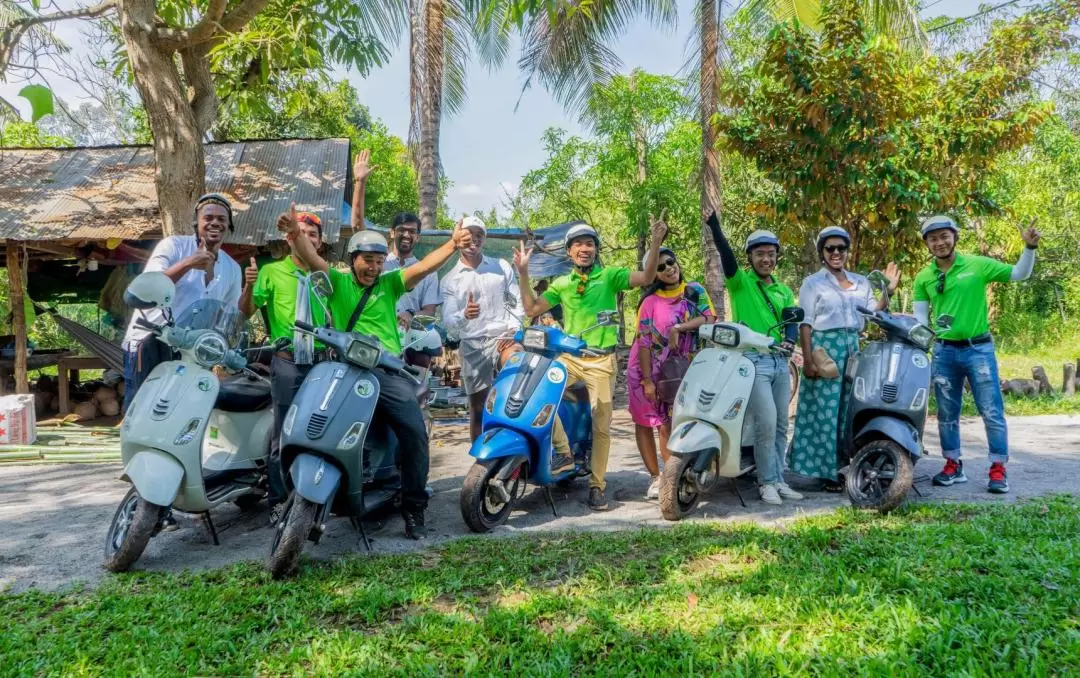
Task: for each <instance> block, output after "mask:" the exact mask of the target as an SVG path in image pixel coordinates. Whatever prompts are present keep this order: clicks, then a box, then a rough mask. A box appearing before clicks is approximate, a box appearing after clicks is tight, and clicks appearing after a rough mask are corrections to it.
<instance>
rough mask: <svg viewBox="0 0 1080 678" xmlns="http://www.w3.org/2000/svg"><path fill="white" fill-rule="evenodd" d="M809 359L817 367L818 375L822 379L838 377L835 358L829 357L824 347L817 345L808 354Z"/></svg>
mask: <svg viewBox="0 0 1080 678" xmlns="http://www.w3.org/2000/svg"><path fill="white" fill-rule="evenodd" d="M810 359H811V360H813V361H814V367H816V368H817V371H818V375H819V376H820V377H822V378H823V379H838V378H839V377H840V367H839V366H837V364H836V361H835V360H833V359H832V358H830V357H829V354H828V353H826V352H825V349H823V348H821V347H820V346H818V347H817V348H815V349H814V352H813V353H811V354H810Z"/></svg>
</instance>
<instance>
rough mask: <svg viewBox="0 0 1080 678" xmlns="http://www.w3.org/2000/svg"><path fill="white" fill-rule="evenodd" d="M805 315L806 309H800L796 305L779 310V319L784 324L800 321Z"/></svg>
mask: <svg viewBox="0 0 1080 678" xmlns="http://www.w3.org/2000/svg"><path fill="white" fill-rule="evenodd" d="M805 317H806V311H804V310H802V309H801V308H799V307H798V306H788V307H787V308H785V309H783V310H781V311H780V319H781V320H783V321H784V324H785V325H794V324H795V323H801V322H802V321H803V319H804V318H805Z"/></svg>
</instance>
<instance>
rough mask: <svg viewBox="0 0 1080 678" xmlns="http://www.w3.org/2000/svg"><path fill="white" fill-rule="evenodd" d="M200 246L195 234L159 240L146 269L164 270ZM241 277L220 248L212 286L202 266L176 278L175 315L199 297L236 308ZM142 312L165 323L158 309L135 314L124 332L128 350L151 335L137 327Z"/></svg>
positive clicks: (173, 304)
mask: <svg viewBox="0 0 1080 678" xmlns="http://www.w3.org/2000/svg"><path fill="white" fill-rule="evenodd" d="M198 249H199V245H198V243H196V242H195V236H193V235H173V236H169V237H168V238H165V239H164V240H162V241H161V242H159V243H158V244H157V247H155V248H154V251H153V252H151V253H150V258H149V259H147V261H146V268H144V269H143V272H144V273H146V272H147V271H161V272H165V270H166V269H169V268H172V267H173V266H175V265H176V264H178V263H180V262H181V261H183V260H184V259H187V258H188V257H190V256H191V255H193V254H195V251H196V250H198ZM242 280H243V275H242V274H241V272H240V264H238V263H236V261H235V260H233V258H232V257H230V256H229V255H228V254H225V253H224V252H221V251H219V252H218V258H217V261H216V262H215V263H214V278H213V280H211V281H210V284H209V285H207V284H206V271H205V270H202V269H198V270H191V271H188V272H187V273H185V274H184V275H183V276H181V278H180V279H179V280H177V281H176V292H175V293H174V294H173V301H172V314H173V317H176V316H178V315H180V313H182V312H183V311H184V309H186V308H187V307H188V306H191V305H192V304H194V303H195V302H196V301H198V300H200V299H215V300H218V301H221V302H223V303H224V304H225V305H226V306H233V307H236V306H237V304H238V303H239V301H240V288H241V287H242V284H243V283H242ZM140 314H141V315H142V317H144V318H146V319H147V320H149V321H150V322H152V323H154V324H158V325H160V324H161V323H163V322H165V314H164V313H162V312H161V310H159V309H156V308H155V309H150V310H149V311H136V312H135V313H133V314H132V316H131V322H129V323H128V328H127V332H125V333H124V342H123V346H124V349H126V350H133V348H134V346H133V344H137V343H138V342H140V341H142V340H143V339H145V338H146V337H147V335H149V334H150V333H149V332H148V331H146V330H144V329H142V328H141V327H136V326H135V319H136V318H138V317H140Z"/></svg>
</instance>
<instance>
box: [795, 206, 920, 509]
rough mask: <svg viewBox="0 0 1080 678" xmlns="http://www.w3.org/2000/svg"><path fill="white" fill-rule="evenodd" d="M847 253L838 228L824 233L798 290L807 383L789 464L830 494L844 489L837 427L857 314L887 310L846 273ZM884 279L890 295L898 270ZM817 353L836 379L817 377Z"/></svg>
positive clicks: (892, 267)
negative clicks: (813, 267)
mask: <svg viewBox="0 0 1080 678" xmlns="http://www.w3.org/2000/svg"><path fill="white" fill-rule="evenodd" d="M850 250H851V236H849V235H848V232H847V231H845V230H844V229H842V228H840V227H839V226H830V227H828V228H826V229H824V230H822V231H821V233H819V234H818V237H817V251H818V256H819V258H820V259H821V264H822V266H821V270H819V271H818V272H817V273H814V274H813V275H811V276H809V277H808V278H807V279H806V280H805V281H803V284H802V288H801V289H800V290H799V305H800V306H802V308H803V310H804V311H805V313H806V318H805V320H804V321H803V324H802V327H800V328H799V339H800V343H801V345H802V352H803V376H804V377H805V379H803V380H802V383H801V384H800V385H799V407H798V411H797V412H796V415H795V437H794V439H793V440H792V442H791V450H790V454H789V461H790V465H791V470H792V471H795V472H796V473H798V474H800V475H803V476H807V477H810V478H818V479H820V480H822V481H823V484H824V489H825V490H826V491H828V492H839V491H840V489H841V487H842V486H841V484H840V482H839V480H840V479H839V476H838V475H837V452H836V422H837V418H838V417H839V415H840V392H841V377H842V375H843V374H844V369H845V368H846V366H847V361H848V358H849V357H850V356H851V354H852V353H854V352H855V351H857V350H859V332H860V331H861V330H862V328H863V323H864V322H865V321H864V320H863V317H862V314H860V313H859V312H858V311H857V310H856V309H857V308H858V307H859V306H864V307H866V308H877V309H881V308H884V306H885V299H884V298H882V299H881V300H880V301H875V300H874V294H873V290H872V289H871V287H870V282H869V281H868V280H867V279H866V278H865V277H863V276H861V275H859V274H857V273H852V272H850V271H848V270H847V269H846V268H845V266H846V265H847V261H848V256H849V253H850ZM885 276H886V277H887V278H888V279H889V293H890V295H891V294H892V293H893V292H895V291H896V287H897V285H899V284H900V272H899V269H898V268H897V267H896V264H889V265H888V267H887V268H886V269H885ZM817 349H822V350H823V351H824V352H825V354H826V355H828V357H829V358H831V359H832V361H833V362H835V363H836V368H837V372H836V374H822V373H821V371H820V369H821V366H820V365H819V364H818V363H816V362H815V359H814V355H813V352H814V351H815V350H817ZM829 367H830V368H831V367H832V366H831V365H830V366H829ZM830 371H831V369H830Z"/></svg>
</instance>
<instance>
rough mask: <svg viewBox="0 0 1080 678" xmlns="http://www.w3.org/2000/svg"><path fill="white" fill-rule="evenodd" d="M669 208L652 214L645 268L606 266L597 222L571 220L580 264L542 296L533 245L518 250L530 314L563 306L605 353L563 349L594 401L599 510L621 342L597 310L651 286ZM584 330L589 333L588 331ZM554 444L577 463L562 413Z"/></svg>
mask: <svg viewBox="0 0 1080 678" xmlns="http://www.w3.org/2000/svg"><path fill="white" fill-rule="evenodd" d="M666 212H667V211H666V210H665V211H664V212H661V214H660V218H659V219H653V218H652V216H651V215H650V217H649V220H650V221H651V223H652V225H651V228H650V230H651V234H652V242H651V243H650V245H649V254H648V257H647V258H646V260H645V267H644V268H643V269H642V270H640V271H631V270H630V269H628V268H621V267H616V266H601V265H600V264H599V262H598V261H597V259H598V255H599V253H600V234H599V233H597V232H596V229H594V228H593V227H592V226H589V225H588V224H586V223H584V222H582V223H579V224H576V225H574V226H571V227H570V229H569V230H568V231H567V232H566V253H567V255H569V257H570V263H571V264H573V267H574V270H573V271H571V272H570V273H568V274H567V275H564V276H562V277H560V278H556V279H555V280H554V281H553V282H552V283H551V286H550V287H549V288H548V290H547V291H546V292H544V294H543V295H542V296H539V297H537V296H536V295H535V294H534V293H533V289H532V286H531V285H530V284H529V257H530V256H531V255H532V248H531V247H530V248H528V249H526V248H525V243H524V242H523V243H521V249H520V250H514V266H515V268H517V271H518V287H519V288H520V289H521V302H522V306H524V308H525V313H526V315H528V316H529V317H535V316H538V315H541V314H543V313H545V312H547V311H548V310H550V309H551V308H552V307H553V306H556V305H561V306H562V309H563V327H564V330H565V332H566V333H567V334H571V335H574V336H577V337H580V338H581V339H583V340H584V341H585V343H586V345H588V347H589V348H590V349H592V350H593V351H597V352H600V353H603V354H604V355H602V356H599V357H596V358H577V357H574V356H569V355H563V356H561V357H560V358H559V360H560V361H561V362H562V363H563V364H564V365H566V370H567V372H568V373H569V375H570V379H569V382H570V383H575V382H578V381H583V382H585V387H586V388H587V389H588V391H589V400H590V401H591V403H590V404H591V405H592V426H593V442H592V458H591V471H592V473H591V475H590V477H589V500H588V506H589V508H591V509H592V510H594V511H604V510H607V508H608V502H607V498H606V497H605V496H604V489H605V486H606V483H605V481H604V476H605V475H606V474H607V466H608V455H609V453H610V452H611V416H612V402H613V400H614V398H615V375H616V373H617V371H618V366H617V362H616V359H615V345H616V344H617V343H618V336H619V333H618V328H616V327H596V328H594V329H592V330H590V331H588V332H585V330H588V329H589V328H590V327H593V326H594V325H595V324H596V316H597V314H599V313H601V312H604V311H615V310H617V309H618V293H619V292H622V291H624V290H628V289H630V288H632V287H645V286H646V285H648V284H650V283H651V282H652V281H653V280H655V279H656V266H657V264H658V263H659V261H660V244H661V243H662V242H663V240H664V236H665V235H666V234H667V224H665V223H664V217H665V215H666ZM583 332H584V336H582V333H583ZM552 445H553V446H554V448H555V452H556V456H555V457H554V458H553V459H552V464H551V465H552V468H553V469H559V468H563V467H565V466H567V465H569V464H572V463H573V458H572V456H571V453H570V443H569V441H568V440H567V437H566V432H565V430H563V428H562V424H561V423H560V421H559V418H558V417H556V418H555V425H554V430H553V432H552Z"/></svg>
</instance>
